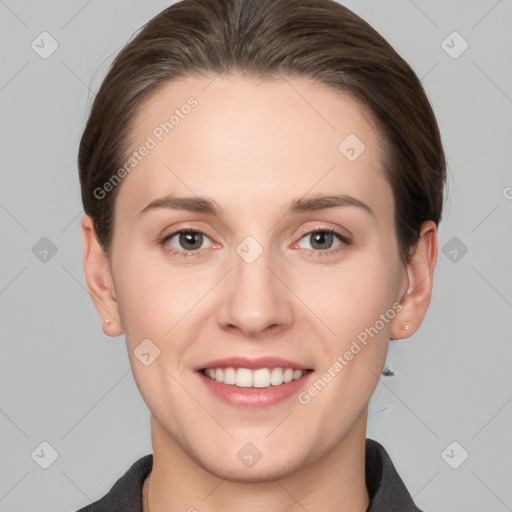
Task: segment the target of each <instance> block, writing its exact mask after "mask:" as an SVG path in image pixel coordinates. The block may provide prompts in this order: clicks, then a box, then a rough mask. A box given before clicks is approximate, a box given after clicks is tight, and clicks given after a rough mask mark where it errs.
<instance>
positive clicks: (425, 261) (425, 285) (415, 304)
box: [390, 220, 438, 340]
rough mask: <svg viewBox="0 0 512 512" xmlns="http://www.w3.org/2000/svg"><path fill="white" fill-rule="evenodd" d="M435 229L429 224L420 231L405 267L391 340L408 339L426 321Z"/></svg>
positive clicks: (433, 258) (432, 224)
mask: <svg viewBox="0 0 512 512" xmlns="http://www.w3.org/2000/svg"><path fill="white" fill-rule="evenodd" d="M437 253H438V241H437V226H436V224H435V223H434V222H433V221H431V220H429V221H426V222H424V223H423V224H422V225H421V227H420V236H419V239H418V242H417V244H416V247H415V248H414V252H413V253H412V255H411V258H410V260H409V263H408V264H407V266H406V271H407V278H408V279H407V280H408V286H407V289H406V290H405V291H404V294H403V296H402V300H401V301H400V304H401V306H402V309H401V310H400V311H399V312H398V314H397V315H395V317H394V318H393V320H392V322H391V332H390V336H391V339H396V340H398V339H403V338H408V337H409V336H411V335H412V334H414V333H415V332H416V331H417V330H418V329H419V327H420V325H421V322H422V321H423V319H424V318H425V315H426V313H427V309H428V306H429V304H430V298H431V295H432V285H433V279H434V268H435V266H436V263H437Z"/></svg>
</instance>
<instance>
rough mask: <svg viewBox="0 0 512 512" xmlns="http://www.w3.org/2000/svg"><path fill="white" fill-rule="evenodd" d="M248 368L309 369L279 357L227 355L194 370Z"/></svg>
mask: <svg viewBox="0 0 512 512" xmlns="http://www.w3.org/2000/svg"><path fill="white" fill-rule="evenodd" d="M229 367H233V368H248V369H249V370H257V369H259V368H292V369H293V370H311V368H308V367H307V366H304V365H302V364H299V363H297V362H295V361H290V360H289V359H282V358H280V357H273V356H268V357H258V358H256V359H249V358H247V357H229V358H225V359H217V360H215V361H210V362H208V363H205V364H203V365H201V366H197V367H196V368H194V370H195V371H196V372H197V371H200V370H204V369H206V368H229Z"/></svg>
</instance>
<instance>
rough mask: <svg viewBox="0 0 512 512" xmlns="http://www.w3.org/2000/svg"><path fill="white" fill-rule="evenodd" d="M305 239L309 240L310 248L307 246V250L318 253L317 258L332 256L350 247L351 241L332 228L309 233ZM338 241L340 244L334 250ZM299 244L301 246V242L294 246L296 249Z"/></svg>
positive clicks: (317, 229)
mask: <svg viewBox="0 0 512 512" xmlns="http://www.w3.org/2000/svg"><path fill="white" fill-rule="evenodd" d="M303 239H304V240H307V241H308V245H309V247H307V246H306V247H305V249H311V250H313V251H314V252H315V253H316V254H315V256H324V255H332V254H333V253H336V252H338V251H341V250H343V249H345V248H346V246H348V245H350V240H349V239H348V238H347V237H346V236H345V235H343V234H342V233H339V232H338V231H336V230H335V229H332V228H316V229H314V230H311V231H308V232H307V233H306V234H305V235H303V236H302V238H301V240H303ZM336 241H337V242H338V244H337V245H335V246H334V249H333V248H332V247H333V244H335V243H336ZM298 244H300V242H297V243H296V244H294V248H296V247H297V245H298Z"/></svg>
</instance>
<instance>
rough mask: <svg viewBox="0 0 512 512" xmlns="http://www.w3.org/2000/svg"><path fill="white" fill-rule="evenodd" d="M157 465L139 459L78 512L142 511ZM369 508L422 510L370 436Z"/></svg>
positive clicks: (371, 511) (395, 511) (379, 511)
mask: <svg viewBox="0 0 512 512" xmlns="http://www.w3.org/2000/svg"><path fill="white" fill-rule="evenodd" d="M152 467H153V455H152V454H149V455H145V456H144V457H142V458H140V459H139V460H137V461H136V462H135V463H134V464H133V465H132V466H131V467H130V469H128V471H126V473H125V474H124V475H123V476H122V477H121V478H119V479H118V480H117V481H116V483H115V484H114V485H113V486H112V488H111V489H110V491H109V492H108V493H107V494H106V495H105V496H103V498H101V499H100V500H98V501H95V502H94V503H91V504H90V505H87V506H86V507H84V508H81V509H80V510H78V511H77V512H142V485H143V484H144V480H145V478H146V477H147V476H148V474H149V472H150V471H151V468H152ZM365 471H366V488H367V489H368V495H369V496H370V504H369V506H368V508H367V509H366V512H422V511H421V510H420V509H419V508H418V507H416V505H415V504H414V502H413V500H412V498H411V495H410V494H409V492H408V491H407V488H406V487H405V484H404V482H403V481H402V479H401V478H400V476H399V475H398V473H397V471H396V469H395V467H394V466H393V463H392V462H391V459H390V458H389V455H388V453H387V452H386V450H385V449H384V447H383V446H382V445H381V444H380V443H378V442H377V441H374V440H373V439H366V454H365Z"/></svg>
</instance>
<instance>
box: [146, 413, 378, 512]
mask: <svg viewBox="0 0 512 512" xmlns="http://www.w3.org/2000/svg"><path fill="white" fill-rule="evenodd" d="M151 438H152V443H153V469H152V471H151V474H150V475H149V476H150V478H146V481H145V482H144V487H143V510H144V512H161V511H164V510H165V511H170V512H173V511H178V510H181V511H188V512H197V511H199V512H218V511H223V512H235V511H237V512H238V511H239V510H240V509H243V510H249V511H256V510H257V511H259V512H266V511H269V512H270V511H272V512H284V511H286V512H304V510H308V512H316V511H318V512H320V511H325V510H336V511H337V512H365V511H366V509H367V507H368V505H369V496H368V491H367V489H366V483H365V440H366V411H365V412H364V414H362V415H361V416H360V418H358V420H357V421H356V422H355V423H354V425H353V426H352V428H351V430H350V431H349V432H347V434H346V435H345V436H344V437H343V440H342V441H341V442H340V443H339V444H338V445H337V446H335V447H334V448H333V449H332V450H330V451H329V452H328V453H326V454H323V455H322V456H320V457H319V458H317V459H316V460H314V461H312V462H310V463H309V464H305V465H303V466H301V468H300V469H299V470H297V471H295V472H293V473H290V474H286V475H284V476H283V477H278V478H273V477H271V476H270V473H267V474H268V475H269V476H268V477H266V478H262V479H260V480H258V481H251V482H243V481H233V479H230V478H229V473H228V474H227V475H224V476H222V475H217V474H214V473H212V472H211V471H209V470H208V469H207V468H206V467H205V466H203V465H201V464H199V463H198V461H195V460H194V459H192V458H191V457H190V456H189V455H188V454H187V453H186V452H185V451H184V450H183V449H182V448H181V446H179V445H178V444H177V443H176V442H175V441H174V440H173V439H172V438H171V437H170V436H169V434H168V433H167V432H166V431H165V429H164V428H163V427H162V425H161V424H160V423H159V422H158V421H157V420H156V418H154V417H153V416H151ZM148 489H149V506H148V501H147V499H146V496H147V493H148ZM149 507H150V508H149Z"/></svg>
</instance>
